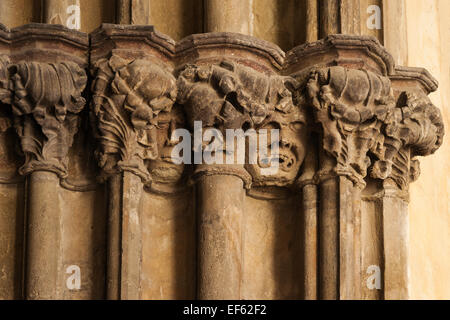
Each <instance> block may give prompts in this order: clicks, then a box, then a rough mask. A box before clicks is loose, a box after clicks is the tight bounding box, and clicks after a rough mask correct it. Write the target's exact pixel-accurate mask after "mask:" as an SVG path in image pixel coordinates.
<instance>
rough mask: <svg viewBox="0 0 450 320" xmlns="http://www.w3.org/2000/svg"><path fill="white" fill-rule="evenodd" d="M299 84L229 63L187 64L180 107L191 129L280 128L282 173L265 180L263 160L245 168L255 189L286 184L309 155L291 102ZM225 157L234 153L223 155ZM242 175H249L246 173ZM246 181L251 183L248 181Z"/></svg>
mask: <svg viewBox="0 0 450 320" xmlns="http://www.w3.org/2000/svg"><path fill="white" fill-rule="evenodd" d="M296 85H297V84H296V81H295V80H294V79H293V78H291V77H287V76H279V75H266V74H263V73H261V72H258V71H255V70H254V69H251V68H249V67H246V66H243V65H239V64H237V63H235V62H231V61H226V60H224V61H222V62H220V63H218V64H212V65H206V66H204V65H200V66H198V65H186V66H185V67H184V69H183V70H182V71H181V73H180V75H179V77H178V87H179V96H178V102H179V103H180V104H182V105H183V106H184V108H185V112H186V114H187V120H188V123H189V124H190V126H191V128H193V123H194V121H202V125H203V127H204V128H216V129H218V130H219V131H220V132H221V133H222V134H223V136H225V135H226V134H225V130H226V129H241V130H243V131H245V130H248V129H255V130H259V129H269V130H270V129H280V130H281V137H280V139H281V141H280V162H281V164H280V166H281V172H282V173H280V174H278V175H277V174H275V175H273V176H264V175H262V174H261V172H260V166H261V165H263V164H262V160H263V159H259V158H258V160H257V161H258V163H257V164H247V165H246V166H245V167H246V169H247V170H248V171H249V173H250V174H251V175H252V177H253V185H286V184H289V183H292V182H293V181H294V179H295V177H296V176H297V174H298V170H299V168H300V165H301V163H302V161H303V157H304V153H305V150H304V140H305V138H306V135H305V132H306V130H305V128H306V126H305V123H306V117H305V114H304V112H303V110H301V109H300V108H299V107H298V106H297V105H294V102H293V99H292V92H293V91H294V90H295V87H296ZM296 134H298V135H296ZM203 147H205V146H203ZM225 149H226V146H225ZM227 152H228V153H233V152H234V150H224V153H227ZM270 152H271V150H270V146H269V150H268V153H270ZM246 159H247V160H248V156H247V158H246ZM224 162H225V161H224ZM236 174H237V175H239V173H236ZM241 174H243V175H244V176H246V174H245V173H243V171H241ZM244 181H247V182H248V180H247V178H245V180H244Z"/></svg>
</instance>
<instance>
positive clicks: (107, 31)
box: [91, 25, 176, 299]
mask: <svg viewBox="0 0 450 320" xmlns="http://www.w3.org/2000/svg"><path fill="white" fill-rule="evenodd" d="M117 34H120V35H121V37H119V38H116V35H117ZM92 38H93V40H92V41H93V43H94V45H95V48H96V49H95V50H93V52H92V54H91V59H92V73H93V75H94V79H95V80H94V84H93V100H92V104H93V106H92V114H91V116H92V119H93V123H94V130H96V136H97V139H98V148H97V154H98V161H99V166H100V167H101V169H102V170H101V174H100V179H103V180H105V181H108V191H109V207H108V211H109V212H108V216H109V221H108V243H107V257H108V262H107V263H108V265H109V264H111V265H110V266H109V267H108V270H107V294H106V295H107V298H108V299H140V298H141V297H142V290H141V280H142V228H143V226H142V222H141V221H142V215H143V214H144V212H145V211H144V208H143V207H142V193H143V189H144V186H146V187H150V185H151V184H152V175H151V174H150V170H151V167H150V166H149V164H148V163H149V160H155V159H157V157H158V142H157V139H156V135H155V132H156V131H155V125H156V124H157V123H158V122H157V121H158V117H157V116H158V114H159V113H160V112H161V113H168V112H170V110H171V109H172V105H173V103H174V101H175V97H176V86H175V78H174V77H173V75H172V73H171V70H170V66H168V63H167V62H168V61H167V55H166V54H167V53H169V54H170V52H174V46H173V43H172V41H170V40H169V39H168V38H165V39H163V41H162V42H160V41H161V38H160V36H159V35H158V36H156V35H155V33H154V31H153V27H145V26H139V27H135V26H129V27H125V28H124V27H122V26H116V25H106V26H102V27H101V28H99V29H98V30H97V31H96V32H95V33H94V34H93V35H92ZM155 39H157V40H156V41H155ZM147 41H149V42H151V43H147ZM153 41H155V42H153ZM130 44H131V45H133V46H135V47H136V50H135V51H134V52H133V54H129V52H127V50H123V48H127V47H128V46H129V45H130ZM111 45H112V46H111ZM105 47H106V48H111V47H114V48H117V49H112V50H111V51H109V50H104V48H105ZM136 79H139V83H137V84H136V83H135V80H136ZM148 88H151V90H149V89H148Z"/></svg>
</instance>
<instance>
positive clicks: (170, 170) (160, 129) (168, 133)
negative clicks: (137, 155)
mask: <svg viewBox="0 0 450 320" xmlns="http://www.w3.org/2000/svg"><path fill="white" fill-rule="evenodd" d="M185 126H186V125H185V118H184V114H183V110H182V107H181V106H180V105H174V107H173V108H172V110H171V111H170V112H166V111H164V112H161V113H160V114H159V115H158V118H157V124H156V125H155V127H154V128H153V129H152V130H154V131H155V137H156V145H157V150H158V155H157V157H156V159H155V160H150V161H149V162H148V169H149V172H150V175H151V176H152V179H153V183H155V182H156V183H165V184H173V183H176V182H178V181H179V180H180V179H181V178H182V176H183V173H184V168H185V165H184V164H175V163H173V161H172V150H173V147H174V146H175V145H176V144H177V143H178V142H174V141H172V140H171V137H172V133H173V132H174V130H176V129H178V128H185Z"/></svg>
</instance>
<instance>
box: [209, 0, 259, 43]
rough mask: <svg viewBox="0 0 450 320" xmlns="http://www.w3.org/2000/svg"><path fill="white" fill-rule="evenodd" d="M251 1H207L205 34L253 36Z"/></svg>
mask: <svg viewBox="0 0 450 320" xmlns="http://www.w3.org/2000/svg"><path fill="white" fill-rule="evenodd" d="M251 3H252V1H251V0H208V1H205V4H204V5H205V32H237V33H243V34H249V35H251V34H252V32H251V14H252V7H251Z"/></svg>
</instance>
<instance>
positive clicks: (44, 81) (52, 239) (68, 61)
mask: <svg viewBox="0 0 450 320" xmlns="http://www.w3.org/2000/svg"><path fill="white" fill-rule="evenodd" d="M24 37H29V39H27V41H29V43H31V45H30V47H29V48H22V47H21V46H20V47H19V48H20V50H18V51H16V50H15V48H17V44H16V41H17V38H19V39H20V41H23V38H24ZM10 39H11V47H12V50H11V55H10V58H11V61H10V65H9V66H8V73H9V78H10V89H11V91H12V96H11V100H10V101H9V103H10V104H11V105H12V116H13V118H14V126H15V129H16V132H17V134H18V136H19V139H20V146H21V149H22V152H23V154H24V156H25V163H24V164H23V165H22V167H20V168H19V170H18V171H19V173H20V174H22V175H25V176H29V178H28V190H27V191H28V194H27V196H26V199H27V205H26V207H27V213H28V217H27V219H26V222H27V238H26V239H27V245H26V248H27V249H26V254H25V257H26V272H25V297H26V298H27V299H62V298H63V297H64V294H63V293H64V292H65V291H67V290H68V288H66V282H65V277H66V274H65V271H66V270H65V268H64V263H65V257H66V256H64V254H63V253H64V250H63V244H62V243H63V241H62V238H63V228H64V223H63V218H64V217H65V216H67V215H68V214H71V213H70V211H69V212H68V210H69V209H68V208H67V207H66V208H64V204H63V202H64V201H63V198H62V194H61V192H62V188H61V186H60V183H61V181H62V180H64V179H65V178H66V177H67V176H68V169H69V168H68V165H69V163H68V162H69V158H68V152H69V149H70V147H71V146H72V143H73V138H74V135H75V134H76V132H77V130H78V124H79V113H80V112H81V110H82V109H83V108H84V106H85V99H84V98H83V97H82V96H81V94H82V92H83V90H84V88H85V86H86V82H87V77H86V73H85V71H84V69H83V67H84V66H85V65H86V62H87V61H86V60H87V59H86V58H87V56H86V51H87V44H88V39H87V36H86V35H82V34H80V33H76V34H74V33H71V32H70V31H68V30H67V29H65V28H62V27H56V28H47V27H45V26H39V27H36V25H29V26H25V27H22V28H20V29H15V30H13V31H12V32H11V33H10ZM46 41H47V42H46ZM48 41H52V44H53V45H55V44H58V43H61V42H64V43H66V44H67V43H71V44H70V45H66V46H65V47H60V46H54V47H48ZM35 48H42V49H35ZM55 48H58V49H55ZM36 51H38V54H36ZM68 96H70V97H71V98H70V99H67V97H68ZM69 235H70V233H68V234H66V235H65V236H69ZM69 242H70V241H69Z"/></svg>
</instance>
